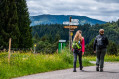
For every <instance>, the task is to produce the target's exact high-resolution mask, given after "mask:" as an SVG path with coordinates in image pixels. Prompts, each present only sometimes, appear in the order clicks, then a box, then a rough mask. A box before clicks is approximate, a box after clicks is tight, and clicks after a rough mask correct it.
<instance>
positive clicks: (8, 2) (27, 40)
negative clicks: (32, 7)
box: [0, 0, 32, 49]
mask: <svg viewBox="0 0 119 79" xmlns="http://www.w3.org/2000/svg"><path fill="white" fill-rule="evenodd" d="M30 23H31V22H30V19H29V12H28V8H27V4H26V0H1V3H0V49H4V48H6V49H7V48H8V41H9V38H12V48H30V47H32V34H31V31H32V28H31V27H30Z"/></svg>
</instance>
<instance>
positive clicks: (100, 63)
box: [93, 29, 108, 72]
mask: <svg viewBox="0 0 119 79" xmlns="http://www.w3.org/2000/svg"><path fill="white" fill-rule="evenodd" d="M107 45H108V39H107V37H106V36H105V35H104V29H100V30H99V35H97V36H96V38H95V41H94V46H93V49H94V53H96V56H97V58H96V71H99V68H100V72H103V67H104V57H105V54H106V48H107Z"/></svg>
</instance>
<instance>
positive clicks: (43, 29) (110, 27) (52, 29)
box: [32, 20, 119, 44]
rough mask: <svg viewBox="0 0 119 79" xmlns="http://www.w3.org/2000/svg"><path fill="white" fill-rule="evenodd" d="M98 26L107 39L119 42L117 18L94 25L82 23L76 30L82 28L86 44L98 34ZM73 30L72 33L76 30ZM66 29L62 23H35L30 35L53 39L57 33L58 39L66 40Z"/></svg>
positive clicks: (118, 22)
mask: <svg viewBox="0 0 119 79" xmlns="http://www.w3.org/2000/svg"><path fill="white" fill-rule="evenodd" d="M100 28H103V29H104V30H105V35H106V36H107V37H108V38H109V40H112V41H114V42H116V43H117V44H119V41H118V38H119V20H118V21H117V22H111V23H106V24H100V25H99V24H96V25H90V24H84V25H79V26H78V28H77V29H76V30H79V29H80V30H82V31H83V36H84V38H85V42H86V44H87V43H89V42H90V41H91V40H92V39H93V38H94V37H95V36H96V35H98V31H99V29H100ZM76 30H75V31H74V34H75V32H76ZM68 34H69V33H68V29H64V28H63V25H61V24H50V25H37V26H34V27H32V35H33V36H35V35H38V36H39V37H40V38H41V37H43V36H45V37H47V38H48V37H50V38H52V39H55V38H56V36H57V35H59V36H60V39H65V40H68V36H69V35H68Z"/></svg>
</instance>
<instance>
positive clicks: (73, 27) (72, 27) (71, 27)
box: [64, 26, 77, 29]
mask: <svg viewBox="0 0 119 79" xmlns="http://www.w3.org/2000/svg"><path fill="white" fill-rule="evenodd" d="M64 28H70V29H76V28H77V26H64Z"/></svg>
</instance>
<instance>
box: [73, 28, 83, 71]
mask: <svg viewBox="0 0 119 79" xmlns="http://www.w3.org/2000/svg"><path fill="white" fill-rule="evenodd" d="M74 42H77V43H79V44H80V45H81V47H80V45H79V46H78V47H76V48H75V47H73V45H75V44H74ZM76 45H77V44H76ZM72 48H73V55H74V63H73V67H74V69H73V72H76V61H77V56H78V57H79V64H80V70H82V69H83V66H82V55H83V54H84V52H85V41H84V37H83V36H82V31H81V30H78V31H77V32H76V34H75V36H74V39H73V44H72Z"/></svg>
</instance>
